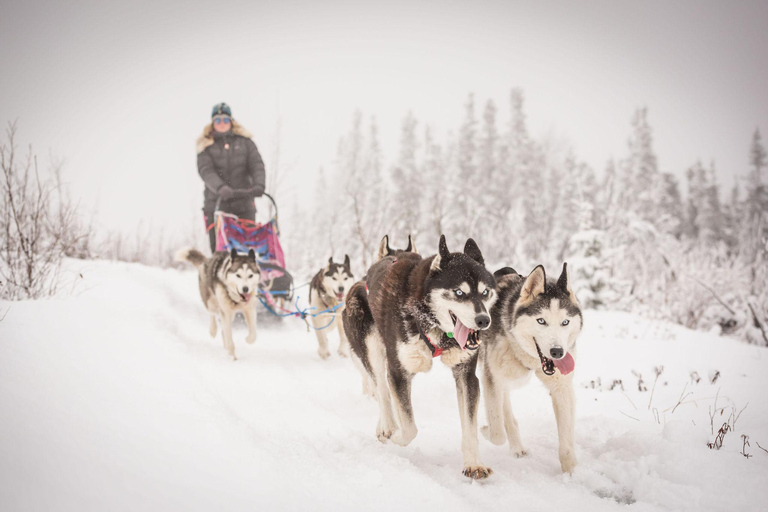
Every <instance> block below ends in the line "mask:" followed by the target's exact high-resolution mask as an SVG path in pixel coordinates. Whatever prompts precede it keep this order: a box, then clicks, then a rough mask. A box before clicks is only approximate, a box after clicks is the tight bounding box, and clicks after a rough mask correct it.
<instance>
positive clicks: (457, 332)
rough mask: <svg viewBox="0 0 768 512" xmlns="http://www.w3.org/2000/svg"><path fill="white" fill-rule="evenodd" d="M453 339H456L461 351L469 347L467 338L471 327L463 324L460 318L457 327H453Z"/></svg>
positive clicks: (457, 319)
mask: <svg viewBox="0 0 768 512" xmlns="http://www.w3.org/2000/svg"><path fill="white" fill-rule="evenodd" d="M453 329H454V330H453V339H455V340H456V341H457V342H458V344H459V346H460V347H461V350H464V347H466V346H467V338H468V337H469V327H467V326H466V325H464V324H463V323H461V320H459V318H458V317H456V325H454V326H453Z"/></svg>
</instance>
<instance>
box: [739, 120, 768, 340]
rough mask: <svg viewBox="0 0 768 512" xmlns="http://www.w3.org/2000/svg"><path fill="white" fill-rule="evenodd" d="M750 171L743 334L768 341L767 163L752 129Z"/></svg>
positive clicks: (744, 245) (742, 238) (744, 240)
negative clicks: (746, 289) (745, 313)
mask: <svg viewBox="0 0 768 512" xmlns="http://www.w3.org/2000/svg"><path fill="white" fill-rule="evenodd" d="M749 162H750V171H749V174H748V176H747V180H746V187H745V188H746V197H745V200H744V204H743V206H742V212H743V213H744V217H745V219H744V223H743V227H742V229H741V236H740V240H739V250H740V253H741V260H742V262H743V263H744V265H745V266H746V267H747V269H748V279H749V285H750V286H749V293H748V294H745V295H746V296H745V297H744V303H745V307H746V309H747V311H748V313H747V319H748V320H747V322H745V336H746V338H747V340H748V341H751V342H753V343H758V344H761V345H768V313H766V312H767V311H768V291H766V289H767V288H768V271H767V270H766V267H768V184H766V179H765V177H764V176H763V174H764V169H765V168H766V166H767V165H768V162H767V161H766V151H765V148H764V147H763V143H762V140H761V137H760V131H759V130H755V133H754V135H753V137H752V144H751V146H750V150H749Z"/></svg>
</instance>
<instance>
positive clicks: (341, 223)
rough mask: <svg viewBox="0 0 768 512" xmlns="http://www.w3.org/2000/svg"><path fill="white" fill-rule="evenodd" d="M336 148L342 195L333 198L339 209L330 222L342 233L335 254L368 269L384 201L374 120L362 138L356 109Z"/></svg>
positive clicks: (360, 121)
mask: <svg viewBox="0 0 768 512" xmlns="http://www.w3.org/2000/svg"><path fill="white" fill-rule="evenodd" d="M339 147H340V154H339V158H338V161H337V176H336V179H337V180H338V183H343V190H344V195H343V197H337V198H336V199H337V200H338V201H339V202H340V204H341V206H342V208H341V209H340V215H339V217H338V218H337V219H336V220H335V223H334V224H333V225H332V226H333V229H335V230H337V231H338V232H340V233H342V236H341V238H340V240H339V244H338V245H339V246H338V254H339V256H340V255H341V254H342V253H346V254H349V255H350V257H352V258H360V261H361V262H362V265H363V267H364V268H368V265H369V264H370V263H371V257H372V255H373V253H374V251H375V250H376V247H377V244H378V242H379V240H380V239H381V236H382V235H381V232H382V231H383V224H384V222H385V218H386V212H385V211H384V205H386V204H387V198H386V190H385V188H384V184H383V181H382V179H381V150H380V148H379V142H378V129H377V128H376V123H375V121H374V120H372V121H371V127H370V130H369V137H368V139H367V140H366V137H365V135H364V133H363V127H362V114H361V113H360V112H359V111H358V112H356V113H355V117H354V119H353V122H352V129H351V130H350V132H349V134H348V135H347V137H346V138H344V139H343V140H342V142H341V143H340V146H339Z"/></svg>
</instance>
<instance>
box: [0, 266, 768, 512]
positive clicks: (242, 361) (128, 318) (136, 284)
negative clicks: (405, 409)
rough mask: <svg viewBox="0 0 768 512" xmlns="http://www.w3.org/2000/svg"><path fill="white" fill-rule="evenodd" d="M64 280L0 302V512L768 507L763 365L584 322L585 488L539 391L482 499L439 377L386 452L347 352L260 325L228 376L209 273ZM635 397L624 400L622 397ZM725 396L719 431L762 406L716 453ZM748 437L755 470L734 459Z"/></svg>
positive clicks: (581, 448) (87, 269)
mask: <svg viewBox="0 0 768 512" xmlns="http://www.w3.org/2000/svg"><path fill="white" fill-rule="evenodd" d="M68 266H69V267H70V268H71V269H72V270H73V271H76V272H80V273H82V274H83V276H84V278H83V282H82V283H81V284H80V285H79V287H80V288H79V289H80V292H79V293H76V294H74V295H71V296H62V297H58V298H54V299H50V300H41V301H34V302H33V301H27V302H16V303H8V302H4V303H0V308H1V309H2V310H5V309H9V311H8V314H7V316H6V318H5V319H4V320H3V321H2V322H0V340H1V341H0V374H1V375H2V388H1V389H0V411H2V421H0V509H2V510H105V509H109V510H135V509H137V508H139V507H142V508H145V509H149V510H154V509H161V508H163V509H171V510H176V509H184V510H211V508H212V507H214V508H215V509H222V508H226V509H232V508H245V507H249V508H253V507H255V506H258V507H259V508H262V507H264V508H266V507H269V508H271V509H274V510H298V509H311V510H329V509H336V510H361V509H362V510H393V509H405V510H412V509H416V508H418V509H420V510H440V511H454V510H457V511H458V510H487V509H488V508H490V507H499V506H508V507H515V508H520V509H523V510H552V509H553V507H554V508H563V509H567V510H582V509H589V510H618V509H620V508H624V507H625V506H626V505H627V504H632V506H633V509H637V510H734V509H739V510H760V509H761V505H762V504H763V503H764V502H765V500H766V498H767V497H768V491H767V490H766V488H765V486H764V480H765V477H766V476H768V454H766V453H765V452H762V451H761V450H759V449H758V448H757V445H756V442H760V444H761V445H762V446H764V447H768V400H766V398H765V396H764V390H765V389H767V388H768V376H767V374H766V373H767V372H766V371H765V369H766V361H768V350H766V349H762V348H757V347H753V346H749V345H745V344H743V343H740V342H737V341H734V340H731V339H727V338H721V337H717V336H714V335H708V334H702V333H697V332H692V331H688V330H686V329H683V328H681V327H677V326H673V325H670V324H666V323H660V322H652V321H648V320H644V319H641V318H638V317H636V316H632V315H628V314H622V313H610V312H592V311H588V312H587V313H586V315H585V316H586V320H585V324H586V329H585V332H584V334H583V335H582V338H581V339H580V342H579V352H578V357H577V364H576V370H575V381H576V383H577V400H578V402H577V422H576V447H577V454H578V457H579V466H578V467H577V469H576V471H575V472H574V474H573V475H563V474H561V473H560V470H559V461H558V458H557V450H558V445H557V434H556V427H555V422H554V417H553V413H552V408H551V405H550V400H549V397H548V396H547V394H546V391H545V390H544V388H543V386H541V384H539V383H538V381H536V379H533V380H532V381H531V383H530V384H529V385H528V386H527V387H525V388H523V389H520V390H516V391H514V392H513V393H512V403H513V409H514V411H515V414H516V416H517V418H518V421H519V423H520V429H521V432H522V437H523V443H524V444H525V445H526V447H527V448H528V450H529V455H528V456H527V457H525V458H522V459H516V458H513V457H511V456H510V455H509V454H508V452H507V448H506V447H495V446H493V445H491V444H490V443H488V442H486V441H485V440H484V439H483V438H482V436H481V441H480V451H481V456H482V459H483V461H484V463H485V464H487V465H489V466H490V467H492V468H493V470H494V475H493V476H492V477H491V478H490V479H489V480H488V481H485V482H474V483H473V482H471V481H470V480H468V479H466V478H465V477H463V476H462V475H461V469H462V458H461V450H460V424H459V417H458V411H457V404H456V392H455V388H454V384H453V379H452V376H451V374H450V371H448V370H447V369H446V368H444V367H443V366H442V365H440V364H436V365H435V367H434V369H433V370H432V372H431V373H429V374H426V375H419V376H418V377H417V378H416V379H415V381H414V389H413V399H414V410H415V416H416V422H417V425H418V426H419V435H418V436H417V437H416V439H415V440H414V442H413V443H412V444H411V445H410V446H408V447H405V448H401V447H398V446H394V445H392V444H387V445H383V444H381V443H379V442H378V441H377V440H376V438H375V435H374V428H375V425H376V421H377V415H378V408H377V405H376V403H375V402H374V401H372V400H369V399H366V398H364V397H363V396H362V392H361V382H360V377H359V375H358V374H357V372H356V370H355V369H354V368H353V366H352V364H351V363H350V362H349V361H347V360H343V359H341V358H339V357H338V356H337V355H336V354H335V352H333V356H332V357H331V359H330V360H328V361H321V360H320V358H319V357H318V356H317V344H316V341H315V337H314V334H312V333H307V332H306V329H305V327H304V325H303V323H301V322H299V321H297V320H295V319H290V318H289V319H286V320H285V321H283V322H282V324H276V323H274V322H269V323H267V322H265V321H262V320H263V319H261V318H260V324H259V333H258V339H257V341H256V344H255V345H246V344H245V342H244V339H245V334H246V333H245V329H244V328H243V326H240V327H239V328H237V329H236V330H235V344H236V350H237V353H238V361H236V362H233V361H231V360H230V359H229V358H228V356H227V354H226V352H225V350H224V349H223V348H222V344H221V340H220V338H217V339H216V340H212V339H211V338H210V337H209V336H208V332H207V331H208V327H207V326H208V316H207V314H206V312H205V310H204V308H203V306H202V304H201V303H200V299H199V296H198V291H197V278H196V275H195V273H194V272H191V271H184V272H180V271H176V270H161V269H156V268H146V267H142V266H140V265H131V264H124V263H110V262H76V261H70V262H68ZM333 336H334V337H333V340H336V337H335V335H333ZM336 342H337V341H336ZM661 365H663V367H664V369H663V372H662V373H661V376H660V377H659V380H658V382H657V383H656V388H655V390H654V394H653V400H652V402H651V396H650V395H651V389H652V386H653V382H654V378H655V375H654V368H655V367H658V366H661ZM633 370H634V371H635V372H637V373H639V374H640V375H642V379H643V381H644V385H645V387H646V388H647V391H640V390H638V377H637V376H635V375H633ZM694 371H695V372H697V373H698V374H699V376H700V377H701V378H702V379H701V381H700V382H699V383H698V384H693V383H692V381H691V375H690V374H691V372H694ZM716 371H719V372H720V377H719V378H718V380H717V382H715V383H714V384H710V383H709V377H710V375H714V372H716ZM598 379H599V383H598ZM619 379H621V381H622V385H623V388H624V390H623V391H621V388H620V387H619V386H618V385H615V386H614V389H613V390H609V387H611V384H612V383H613V381H614V380H619ZM718 390H719V397H718V407H726V410H725V411H724V415H723V416H722V417H721V416H718V417H717V418H716V420H715V422H714V423H715V430H716V429H717V428H719V424H721V423H722V422H724V421H727V419H728V415H729V414H730V412H731V409H730V408H731V407H732V406H733V407H735V408H736V409H741V408H742V407H744V406H745V405H746V404H747V402H748V403H749V406H748V407H747V409H746V410H744V412H743V414H742V415H741V417H740V418H739V420H738V421H737V424H736V430H735V432H731V433H729V434H727V436H726V439H725V444H724V447H723V449H722V450H720V451H714V450H709V449H707V448H706V446H705V444H706V443H707V442H708V441H712V440H713V439H714V435H711V434H710V418H709V413H708V407H710V406H711V405H713V403H714V396H715V395H716V394H717V393H718ZM689 392H690V393H692V395H688V396H687V397H686V398H684V399H683V403H682V404H681V405H678V406H677V408H674V406H675V405H676V404H677V402H678V399H679V398H680V396H681V394H682V395H683V396H685V393H689ZM649 402H651V403H650V407H649ZM673 408H674V409H675V410H674V412H672V409H673ZM654 409H655V411H654ZM657 414H658V421H657V420H656V418H657ZM480 415H481V416H480V418H481V420H480V424H481V425H482V424H484V411H482V409H481V412H480ZM741 434H747V435H749V436H750V439H751V448H748V449H747V450H748V453H751V454H752V455H753V457H752V458H749V459H747V458H745V457H744V456H743V455H741V454H740V453H739V451H740V450H741V447H742V440H741V438H740V436H741Z"/></svg>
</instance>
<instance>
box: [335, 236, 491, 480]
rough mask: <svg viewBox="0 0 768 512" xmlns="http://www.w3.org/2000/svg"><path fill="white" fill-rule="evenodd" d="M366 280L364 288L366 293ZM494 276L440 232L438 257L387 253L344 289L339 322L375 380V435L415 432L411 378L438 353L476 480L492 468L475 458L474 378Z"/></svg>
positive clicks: (402, 441)
mask: <svg viewBox="0 0 768 512" xmlns="http://www.w3.org/2000/svg"><path fill="white" fill-rule="evenodd" d="M366 284H367V288H368V291H367V293H366ZM494 286H495V281H494V278H493V275H492V274H491V273H490V272H488V271H487V270H486V269H485V266H484V262H483V256H482V254H481V253H480V249H478V247H477V244H475V242H474V240H472V239H469V240H467V243H466V245H465V247H464V252H463V253H451V252H449V251H448V247H447V245H446V242H445V236H442V237H440V245H439V254H437V255H436V256H432V257H430V258H426V259H424V258H422V257H421V256H419V255H418V254H416V253H413V252H401V253H398V254H396V255H393V256H385V257H383V258H382V259H381V260H380V261H378V262H376V263H375V264H374V265H373V266H372V267H371V268H370V269H369V270H368V274H367V281H366V282H365V283H364V282H360V283H356V284H355V285H354V286H353V288H352V290H350V292H349V294H347V306H346V309H345V311H344V314H343V319H344V325H345V329H346V331H347V336H348V337H349V342H350V345H351V347H352V350H353V353H354V354H355V356H356V357H357V358H359V359H360V362H361V364H362V366H363V367H364V368H365V369H366V371H367V372H368V374H369V375H370V378H371V380H372V382H373V383H374V385H375V396H376V398H377V400H378V402H379V408H380V417H379V422H378V426H377V427H376V436H377V437H378V439H379V440H380V441H381V442H386V440H387V439H390V440H392V442H394V443H396V444H399V445H402V446H406V445H407V444H409V443H410V442H411V441H412V440H413V439H414V437H416V433H417V428H416V424H415V422H414V416H413V408H412V403H411V381H412V380H413V377H414V376H415V375H416V374H417V373H419V372H427V371H429V370H430V369H431V368H432V360H433V357H437V356H440V357H441V360H442V362H443V363H444V364H446V365H447V366H449V367H451V368H452V370H453V375H454V379H455V381H456V390H457V394H458V399H459V411H460V417H461V427H462V442H461V447H462V452H463V455H464V475H466V476H468V477H470V478H473V479H481V478H485V477H487V476H488V475H490V474H491V472H492V471H491V469H490V468H488V467H486V466H485V465H484V464H483V463H482V462H480V457H479V453H478V448H477V407H478V400H479V397H480V386H479V382H478V379H477V377H476V376H475V368H476V365H477V357H478V350H477V349H478V347H479V345H480V341H481V339H482V338H481V337H480V336H479V332H480V331H482V330H484V329H488V327H489V326H490V325H491V316H490V313H489V312H490V308H491V306H492V305H493V303H494V301H495V300H496V293H495V291H494Z"/></svg>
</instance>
